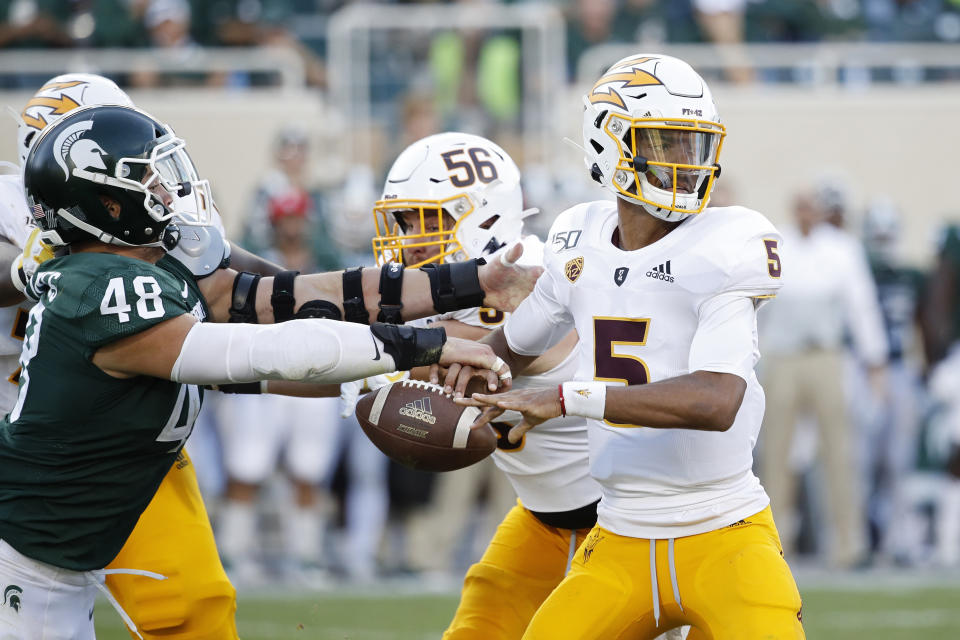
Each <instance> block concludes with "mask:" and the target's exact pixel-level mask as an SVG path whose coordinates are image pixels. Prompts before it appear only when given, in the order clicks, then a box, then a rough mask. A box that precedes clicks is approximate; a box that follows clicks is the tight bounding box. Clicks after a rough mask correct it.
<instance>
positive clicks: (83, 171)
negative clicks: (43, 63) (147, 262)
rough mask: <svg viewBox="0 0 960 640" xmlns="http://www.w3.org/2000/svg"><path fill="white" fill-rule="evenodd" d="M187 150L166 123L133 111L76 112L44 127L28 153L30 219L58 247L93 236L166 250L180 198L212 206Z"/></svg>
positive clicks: (98, 109) (117, 108)
mask: <svg viewBox="0 0 960 640" xmlns="http://www.w3.org/2000/svg"><path fill="white" fill-rule="evenodd" d="M184 147H185V143H184V141H183V140H181V139H180V138H178V137H177V136H176V135H175V134H174V133H173V131H172V130H171V129H170V128H169V127H168V126H167V125H165V124H161V123H160V122H158V121H157V120H155V119H154V118H153V117H151V116H149V115H147V114H146V113H144V112H143V111H139V110H137V109H135V108H133V107H123V106H89V107H82V108H80V109H76V110H74V111H72V112H71V113H70V114H69V115H66V116H64V117H63V118H61V119H60V120H58V121H57V122H55V123H54V124H52V125H51V126H48V127H46V128H45V129H44V130H43V131H42V132H41V133H40V135H39V137H38V138H37V140H36V142H35V143H34V145H33V148H32V149H31V150H30V154H29V155H28V156H27V161H26V165H25V167H24V188H25V189H26V193H27V202H28V204H29V205H30V207H31V214H32V215H33V218H34V220H35V221H36V223H37V225H38V226H39V227H40V228H41V229H42V230H43V231H44V236H45V237H46V239H48V241H49V242H51V243H53V244H70V243H72V242H77V241H79V240H89V239H91V238H95V239H97V240H99V241H101V242H104V243H107V244H115V245H120V246H164V244H163V243H161V239H162V234H163V232H164V230H165V229H166V227H167V225H168V224H169V222H170V219H171V218H172V217H173V215H174V210H173V209H172V208H171V206H170V205H171V204H172V203H173V202H174V200H175V199H176V197H177V195H178V194H180V195H185V194H187V193H191V192H200V193H203V194H204V195H203V197H201V198H198V201H200V202H205V203H209V202H210V199H209V185H208V184H207V183H206V181H202V180H197V179H196V175H195V173H194V171H193V165H192V164H191V163H190V160H189V158H188V157H187V155H186V151H185V150H184ZM107 198H109V199H112V200H113V201H116V203H118V204H119V205H120V207H119V213H117V212H116V210H115V208H113V207H111V208H113V209H114V214H113V215H112V214H111V211H110V210H109V209H108V207H107V206H106V204H105V202H106V201H105V199H107ZM168 240H169V238H168ZM166 246H167V247H169V246H172V243H167V245H166Z"/></svg>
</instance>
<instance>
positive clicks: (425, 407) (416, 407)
mask: <svg viewBox="0 0 960 640" xmlns="http://www.w3.org/2000/svg"><path fill="white" fill-rule="evenodd" d="M400 415H402V416H407V417H408V418H413V419H415V420H419V421H420V422H426V423H427V424H436V422H437V418H436V417H435V416H434V415H433V411H431V409H430V398H423V399H422V400H415V401H413V402H408V403H407V404H405V405H404V406H402V407H400Z"/></svg>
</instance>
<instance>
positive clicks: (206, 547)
mask: <svg viewBox="0 0 960 640" xmlns="http://www.w3.org/2000/svg"><path fill="white" fill-rule="evenodd" d="M113 568H122V569H144V570H147V571H153V572H155V573H159V574H162V575H164V576H166V578H167V579H166V580H154V579H152V578H148V577H145V576H138V575H128V574H110V575H107V587H109V589H110V591H111V593H113V595H114V597H115V598H116V599H117V602H119V603H120V606H121V607H123V609H124V610H125V611H126V612H127V614H129V615H130V617H131V618H132V619H133V621H134V623H135V624H136V625H137V627H138V628H139V630H140V633H141V634H143V637H144V639H145V640H158V639H160V638H162V639H163V640H171V639H174V638H175V639H177V640H188V639H189V640H236V638H237V627H236V621H235V620H234V616H235V614H236V611H237V599H236V590H235V589H234V588H233V585H232V584H230V580H229V579H228V578H227V574H226V573H225V572H224V570H223V565H221V564H220V557H219V555H217V545H216V543H215V542H214V539H213V530H212V529H211V527H210V519H209V518H208V517H207V510H206V509H205V508H204V506H203V499H202V498H201V497H200V488H199V486H198V485H197V476H196V474H195V473H194V470H193V464H192V463H191V462H190V458H189V457H188V456H187V453H186V451H182V452H181V454H180V456H179V457H178V458H177V461H176V462H175V463H174V464H173V466H172V467H171V468H170V471H169V472H167V475H166V477H165V478H164V479H163V482H162V483H161V484H160V488H159V489H158V490H157V493H156V495H154V496H153V500H151V501H150V504H149V505H148V506H147V509H146V511H144V512H143V513H142V514H141V515H140V520H139V521H138V522H137V526H136V527H135V528H134V530H133V533H132V534H131V535H130V537H129V538H128V539H127V542H126V543H125V544H124V546H123V549H121V550H120V553H119V554H118V555H117V557H116V558H114V559H113V562H111V563H110V565H109V566H108V567H107V569H113ZM131 635H132V633H131Z"/></svg>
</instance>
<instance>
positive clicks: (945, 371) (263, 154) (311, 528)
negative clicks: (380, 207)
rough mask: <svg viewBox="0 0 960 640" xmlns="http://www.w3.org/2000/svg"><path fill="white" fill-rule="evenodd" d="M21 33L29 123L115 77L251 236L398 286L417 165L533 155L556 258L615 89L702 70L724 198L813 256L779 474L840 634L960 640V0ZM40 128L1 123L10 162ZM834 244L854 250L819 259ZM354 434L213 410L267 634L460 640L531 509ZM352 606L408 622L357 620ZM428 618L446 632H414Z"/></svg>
mask: <svg viewBox="0 0 960 640" xmlns="http://www.w3.org/2000/svg"><path fill="white" fill-rule="evenodd" d="M0 20H2V22H0V104H2V105H9V106H10V107H11V108H12V109H13V110H14V111H16V112H20V111H21V110H22V108H23V106H24V105H25V104H26V102H27V100H28V99H29V98H30V97H31V96H32V94H33V93H34V92H35V91H36V90H37V89H38V88H39V87H40V86H41V85H42V84H43V83H44V81H45V80H47V79H48V78H50V77H51V76H54V75H57V74H60V73H64V72H68V71H90V72H96V73H101V74H104V75H107V76H109V77H111V78H112V79H114V80H116V81H117V82H118V84H119V85H120V86H121V87H122V88H124V89H125V90H127V91H128V92H129V93H130V95H131V96H132V98H133V100H134V101H135V102H136V103H137V104H138V105H140V106H141V107H142V108H144V109H146V110H147V111H149V112H151V113H153V114H154V115H156V116H157V117H159V118H160V119H161V120H164V121H166V122H168V123H170V124H171V125H172V126H173V127H174V128H175V129H176V130H177V132H178V133H179V134H180V135H181V136H183V137H184V138H185V139H186V140H187V141H188V147H189V150H190V152H191V154H192V156H193V158H194V160H195V161H196V164H197V165H198V167H199V168H200V171H201V173H202V174H203V176H204V177H206V178H209V179H210V180H211V182H212V184H213V188H214V193H215V196H216V199H217V202H218V205H219V208H220V210H221V212H222V214H223V217H224V221H225V223H226V226H227V229H228V234H229V235H230V237H231V238H232V239H233V241H234V242H237V243H240V244H242V245H244V246H246V247H248V248H250V249H252V250H254V251H258V252H261V253H264V254H265V255H268V256H271V257H272V258H273V259H275V260H276V261H278V262H283V263H286V265H287V266H289V267H291V268H297V269H301V270H308V269H334V268H340V267H344V266H353V265H357V264H370V263H371V262H372V256H371V253H370V236H371V234H372V232H373V226H372V220H371V213H370V211H371V207H372V204H373V202H374V201H375V200H376V199H377V198H378V197H379V195H380V186H381V185H382V180H383V177H384V173H385V171H386V169H387V168H388V167H389V165H390V163H391V162H392V160H393V159H394V158H395V157H396V155H397V154H398V153H399V151H400V150H402V149H403V148H404V147H405V146H406V145H407V144H409V143H410V142H412V141H413V140H415V139H417V138H420V137H422V136H424V135H427V134H430V133H434V132H438V131H443V130H462V131H468V132H471V133H477V134H480V135H484V136H487V137H490V138H492V139H493V140H495V141H496V142H498V143H499V144H501V145H502V146H503V147H504V148H506V149H507V150H508V151H509V152H510V153H511V155H512V156H513V157H514V158H515V159H516V160H517V162H518V164H519V165H520V167H521V170H522V172H523V175H524V193H525V197H526V200H527V205H528V206H530V207H537V208H539V209H540V210H541V213H540V214H539V216H537V217H535V218H532V219H529V222H530V227H531V228H530V231H532V232H537V233H539V234H540V235H541V236H542V235H543V234H544V233H545V232H546V230H547V229H548V228H549V226H550V223H551V221H552V220H553V218H554V217H555V216H556V214H558V213H559V212H561V211H562V210H563V209H565V208H566V207H568V206H570V205H572V204H575V203H577V202H581V201H584V200H589V199H597V198H603V197H606V195H605V192H603V191H602V190H601V189H600V188H599V187H598V186H596V185H595V184H593V183H592V182H591V181H590V180H589V177H588V175H587V172H586V171H585V169H584V166H583V161H582V154H581V153H580V152H579V151H578V150H577V149H576V148H575V145H578V144H579V143H580V111H581V106H580V105H581V96H582V95H583V94H584V92H585V91H586V90H587V89H588V88H589V87H590V85H591V84H592V82H593V81H594V80H595V79H596V78H597V77H598V76H599V74H600V73H601V72H602V71H603V70H604V69H605V68H606V67H607V66H609V65H610V64H611V63H612V62H614V61H616V60H617V59H619V58H621V57H623V56H625V55H629V54H632V53H637V52H662V53H667V54H672V55H676V56H678V57H681V58H683V59H685V60H687V61H688V62H690V63H691V64H692V65H693V66H694V67H695V68H697V69H698V70H699V71H700V72H701V73H702V74H703V75H704V76H705V77H706V78H707V80H708V82H710V83H711V86H712V88H713V90H714V94H715V96H716V98H717V101H718V104H719V107H720V112H721V114H722V117H723V120H724V123H725V124H726V126H727V130H728V136H727V138H726V140H725V142H724V148H723V152H722V154H721V157H720V162H721V164H722V165H723V177H722V178H721V180H720V182H719V185H718V189H717V191H716V192H715V195H714V201H713V203H714V204H740V205H745V206H747V207H751V208H754V209H757V210H759V211H761V212H763V213H764V214H766V215H767V216H768V217H769V218H771V219H772V220H773V221H774V222H775V223H776V224H778V226H781V227H783V228H784V229H786V230H787V231H788V243H787V249H786V251H790V244H789V239H790V238H791V237H792V238H794V239H796V240H797V242H796V249H794V252H795V253H794V254H793V255H792V256H791V255H790V254H787V255H788V259H787V269H788V274H789V276H788V277H790V278H792V279H795V281H797V282H802V283H803V285H802V286H798V287H797V291H796V293H795V294H793V295H788V289H785V292H784V295H783V296H781V298H782V300H780V301H777V302H776V303H774V304H772V305H770V306H769V308H768V310H765V311H764V312H763V313H764V314H766V315H765V317H762V318H761V321H762V326H761V348H762V350H763V351H764V356H765V358H764V361H763V363H762V364H761V367H762V371H761V374H762V378H765V381H766V383H767V384H768V407H767V414H768V422H769V423H770V424H766V425H765V427H764V432H765V433H764V435H762V436H761V441H760V442H759V444H758V447H757V449H756V457H757V459H758V465H757V469H758V473H759V474H760V476H761V480H762V481H763V482H764V484H765V485H767V486H768V487H770V486H772V487H776V490H777V491H778V492H779V495H785V496H786V499H785V500H784V506H782V507H781V508H780V510H779V511H778V510H777V505H776V504H774V510H775V514H776V516H777V518H778V523H779V524H780V527H781V533H782V535H783V536H784V538H785V540H784V541H785V545H786V547H787V549H788V551H789V554H790V560H791V563H792V566H793V567H794V568H795V570H796V572H797V574H798V580H799V582H800V586H801V590H802V591H804V595H805V597H807V599H808V600H807V601H808V607H805V622H807V626H808V629H809V630H810V632H809V636H810V637H812V638H821V637H822V638H854V637H871V638H888V637H889V638H915V637H929V638H948V637H958V635H960V614H958V613H957V607H956V606H955V603H956V602H957V601H958V600H960V587H958V585H960V578H954V572H955V571H956V567H957V565H958V561H960V480H958V476H960V456H958V455H957V443H958V442H960V407H958V406H956V405H957V403H958V399H957V397H956V396H958V395H960V394H958V393H957V392H958V391H960V366H958V364H956V363H957V361H960V358H958V357H956V353H955V352H953V351H952V347H953V343H954V342H955V341H956V340H957V339H960V305H958V304H956V301H957V292H956V291H955V290H956V289H957V287H958V285H960V280H958V279H957V278H958V277H960V236H958V234H957V230H956V229H955V228H954V227H953V225H954V224H955V223H958V222H960V198H958V196H957V193H956V189H957V185H958V183H960V180H958V178H957V170H956V165H957V149H958V148H960V129H958V127H957V126H956V124H955V122H954V118H955V117H956V114H958V113H960V0H554V1H552V2H551V1H543V0H540V1H536V2H527V1H523V0H514V1H501V2H496V1H493V0H460V1H456V2H439V1H438V2H419V3H412V2H399V1H398V2H390V3H384V4H376V5H374V4H369V3H361V2H349V1H342V0H208V1H202V0H0ZM15 129H16V123H15V121H14V119H13V118H0V140H2V145H3V148H5V149H6V153H5V154H0V158H4V159H10V160H14V159H15V140H16V134H15ZM564 138H569V139H570V140H572V141H574V143H575V144H574V145H569V144H566V143H565V142H564ZM941 189H942V191H941ZM829 223H832V224H834V225H836V226H837V227H839V228H842V229H843V230H844V232H845V233H846V234H847V239H848V240H849V244H848V245H847V251H846V254H845V255H833V254H830V252H829V251H827V250H825V249H823V248H821V247H817V246H814V243H813V242H811V241H808V239H809V237H810V236H809V230H810V228H811V227H814V228H815V227H816V226H817V225H819V224H829ZM850 256H854V257H853V258H851V257H850ZM791 258H793V264H794V265H797V266H796V272H791V271H790V270H791ZM801 265H802V266H801ZM788 282H790V281H789V280H788ZM823 283H828V284H826V285H824V284H823ZM781 303H782V304H781ZM778 305H779V311H778ZM824 324H827V325H831V326H832V325H837V326H839V327H840V331H839V333H837V334H836V335H835V336H834V335H824V333H823V331H821V330H819V328H822V326H823V325H824ZM828 333H829V332H828ZM824 354H826V355H827V356H829V358H833V359H827V360H818V358H820V356H822V355H824ZM811 358H812V359H811ZM817 362H821V363H822V362H828V363H833V364H836V365H837V366H832V365H827V366H826V370H824V369H821V370H820V372H819V373H818V372H817V370H816V369H815V368H814V369H813V371H811V367H816V366H817V365H816V363H817ZM807 378H810V380H807ZM817 384H827V385H832V386H834V387H836V386H837V385H839V386H840V388H842V389H843V393H844V402H843V406H842V407H839V408H838V407H837V406H832V407H830V406H827V407H826V408H825V407H824V405H823V404H822V403H820V402H818V401H819V400H820V399H822V398H821V396H822V394H819V393H818V392H817V391H816V389H817V387H816V385H817ZM784 387H788V388H793V389H795V390H796V389H801V390H802V389H808V388H809V389H812V390H813V391H810V392H809V393H806V394H804V393H800V392H798V393H794V394H791V393H788V392H786V391H783V389H784ZM778 389H779V391H776V390H778ZM788 390H789V389H788ZM215 395H216V394H209V396H208V397H210V396H215ZM787 405H789V406H787ZM337 413H338V409H337V402H336V401H335V400H317V401H300V402H299V404H297V403H293V404H291V403H288V402H286V401H283V400H276V399H272V398H236V397H231V398H226V399H224V398H217V397H212V398H211V399H210V402H208V403H207V405H206V408H205V409H204V413H203V416H202V418H203V421H202V424H201V425H199V426H198V428H197V430H196V431H195V435H194V437H193V438H192V439H191V442H190V443H189V445H188V448H189V449H190V451H191V454H192V455H193V458H194V461H195V463H196V466H197V471H198V474H199V475H200V478H201V482H202V484H203V488H204V492H205V494H206V497H207V500H208V505H209V507H210V510H211V515H212V517H213V519H214V526H215V529H216V531H217V534H218V540H219V543H220V545H221V548H222V551H223V554H224V559H225V562H226V563H227V564H228V566H229V569H230V572H231V575H232V577H233V578H234V580H235V582H236V583H237V586H238V588H239V589H240V591H241V604H240V609H241V611H240V621H241V625H240V628H241V633H245V637H288V636H287V635H285V634H287V633H288V631H287V630H286V629H288V627H289V625H288V623H289V622H291V621H293V622H294V625H293V628H292V630H291V631H289V633H290V634H292V635H290V636H289V637H317V638H320V637H331V638H333V637H337V638H341V637H343V638H347V637H351V638H353V637H355V638H368V637H369V638H400V637H404V638H406V637H410V638H424V637H436V636H437V634H438V631H439V630H441V629H442V628H443V625H444V624H445V621H446V620H447V619H448V618H449V616H450V615H452V612H453V608H454V606H455V596H454V594H455V593H456V592H457V590H458V588H459V580H460V577H461V576H462V574H463V572H464V571H465V569H466V567H467V566H468V565H469V564H470V563H471V562H472V561H473V560H474V559H475V558H476V557H477V554H478V553H479V551H480V550H482V549H483V547H484V546H485V544H486V542H487V540H488V539H489V537H490V535H491V532H492V527H494V526H495V525H496V523H497V522H499V520H500V518H501V516H502V515H503V513H504V512H505V510H506V508H507V507H508V506H509V505H510V503H511V502H512V500H513V498H512V496H511V494H510V490H509V487H508V486H507V485H506V482H505V480H504V479H503V478H501V477H499V476H498V474H496V472H495V471H494V470H493V468H492V463H491V464H482V465H478V466H477V467H474V468H471V469H468V470H464V471H460V472H455V473H452V474H446V475H443V476H431V475H428V474H417V473H414V472H410V471H407V470H404V469H401V468H398V467H395V466H393V465H392V464H390V463H388V461H387V460H386V459H385V458H383V456H382V455H381V454H379V452H377V451H376V450H375V449H374V448H373V447H372V446H371V445H370V444H369V443H368V442H367V441H366V440H365V439H364V437H363V435H362V433H361V432H360V431H359V429H357V428H356V425H355V423H353V422H352V420H343V421H341V420H340V419H339V418H338V417H337ZM785 422H788V423H789V424H786V425H785ZM268 433H269V434H271V435H269V436H267V435H265V434H268ZM771 469H773V470H776V473H774V472H772V471H771ZM782 477H789V478H792V479H793V480H794V481H788V482H784V481H783V480H782ZM370 585H373V586H370ZM398 585H400V586H398ZM398 589H399V590H401V591H403V593H409V592H411V591H412V592H413V593H414V595H411V596H405V597H409V598H412V600H404V599H403V598H400V599H399V600H398V599H397V597H396V591H397V590H398ZM420 591H428V592H437V591H439V593H441V595H440V596H426V595H416V594H417V593H419V592H420ZM344 592H349V593H351V594H360V593H365V594H367V596H368V597H369V598H375V599H376V602H377V603H379V604H378V605H370V604H367V605H362V606H361V608H362V609H364V610H365V611H367V612H376V611H380V612H382V616H383V619H384V620H387V621H389V620H394V618H391V617H390V616H393V615H396V616H399V617H397V618H396V620H398V621H397V622H395V623H394V622H390V623H388V624H387V625H386V626H384V627H383V628H381V627H380V626H378V625H377V624H371V622H370V620H369V618H377V617H378V615H380V614H374V613H369V614H367V613H358V614H356V615H354V614H351V613H350V612H351V611H353V609H352V608H351V606H352V605H350V604H342V603H343V602H348V601H350V600H349V598H347V596H344V595H343V594H344ZM277 594H279V595H277ZM371 594H372V595H371ZM843 594H852V595H843ZM388 595H390V596H391V597H387V596H388ZM351 597H353V596H351ZM358 597H359V596H358ZM338 598H339V599H338ZM343 598H347V600H343ZM381 598H382V599H381ZM245 602H247V603H249V604H248V605H247V606H248V609H247V613H245V612H244V606H245V604H244V603H245ZM397 602H400V603H401V604H400V605H398V604H397ZM950 602H953V603H954V605H953V606H952V607H951V605H950V604H949V603H950ZM285 606H287V607H290V606H301V609H299V610H297V611H296V612H294V611H292V610H290V609H284V607H285ZM378 606H379V607H381V608H378ZM420 610H423V611H430V612H435V613H429V614H426V613H425V614H424V616H422V617H420V616H416V615H415V616H413V618H414V619H415V624H414V626H413V627H411V629H412V630H411V631H410V633H409V634H408V635H404V634H406V633H407V632H406V631H404V632H403V633H401V632H400V631H399V629H401V628H403V629H406V628H407V627H406V626H404V625H405V624H406V623H404V622H402V618H403V613H407V614H409V613H410V612H417V611H420ZM268 612H272V613H268ZM391 612H392V613H391ZM273 614H276V616H279V620H280V621H279V622H277V623H276V624H277V625H280V626H277V627H269V625H270V624H273V623H269V622H263V621H264V620H270V619H273V618H271V615H273ZM326 616H329V617H330V619H333V618H336V619H337V622H335V623H334V622H330V623H329V624H325V623H324V620H328V618H327V617H326ZM338 616H340V617H339V618H338ZM431 616H433V617H435V618H436V620H432V619H431ZM101 618H102V619H103V620H102V624H103V625H104V627H103V629H104V631H103V633H104V634H107V633H110V629H113V628H116V629H120V628H121V625H120V623H119V620H116V621H114V620H113V619H112V614H111V613H110V612H108V611H104V615H102V616H101ZM300 619H303V620H304V621H305V622H303V623H302V624H304V625H306V626H305V627H304V628H303V629H301V631H302V632H303V633H301V634H300V635H296V626H297V625H298V624H301V623H300V622H297V621H298V620H300ZM825 621H826V622H825ZM831 621H832V622H831ZM114 623H116V624H114ZM245 624H246V625H247V626H246V627H245V626H244V625H245ZM258 624H259V625H260V626H259V627H258ZM391 625H392V626H391ZM417 625H419V626H417ZM424 625H425V626H424ZM268 627H269V628H270V629H273V631H265V632H263V633H261V632H260V631H257V629H261V630H262V629H267V628H268ZM281 627H282V629H281ZM324 628H326V629H327V630H328V632H329V633H328V635H324V633H326V632H324V631H322V630H323V629H324ZM245 629H246V631H245ZM331 629H332V631H331ZM258 633H259V634H260V635H257V634H258ZM104 637H111V636H108V635H104ZM117 637H120V636H117Z"/></svg>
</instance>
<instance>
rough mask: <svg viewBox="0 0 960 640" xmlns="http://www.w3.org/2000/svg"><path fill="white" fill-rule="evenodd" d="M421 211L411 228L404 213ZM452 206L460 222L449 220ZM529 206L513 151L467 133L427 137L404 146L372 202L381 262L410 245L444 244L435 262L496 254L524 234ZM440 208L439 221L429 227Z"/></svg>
mask: <svg viewBox="0 0 960 640" xmlns="http://www.w3.org/2000/svg"><path fill="white" fill-rule="evenodd" d="M409 211H415V212H419V214H420V227H419V231H420V233H415V232H414V231H415V230H413V229H405V228H404V223H403V219H402V218H401V217H400V215H399V214H401V213H405V212H409ZM441 212H445V213H447V214H449V215H450V217H451V218H453V220H454V223H453V226H452V227H450V226H449V225H447V227H448V228H445V227H444V222H443V216H442V215H440V213H441ZM533 212H534V211H532V210H531V211H524V209H523V194H522V192H521V189H520V170H519V169H517V165H516V164H515V163H514V162H513V160H512V159H511V158H510V156H509V155H507V152H506V151H504V150H503V149H501V148H500V147H499V146H498V145H496V144H494V143H493V142H491V141H490V140H487V139H486V138H481V137H480V136H475V135H470V134H468V133H455V132H452V133H440V134H436V135H432V136H428V137H426V138H423V139H421V140H418V141H417V142H414V143H413V144H411V145H410V146H409V147H407V148H406V149H404V151H403V153H401V154H400V155H399V156H398V157H397V159H396V160H395V161H394V163H393V166H392V167H390V171H389V173H388V174H387V180H386V184H385V185H384V187H383V195H382V197H381V198H380V200H378V201H377V203H376V205H374V209H373V219H374V226H375V228H376V236H375V237H374V238H373V254H374V256H375V257H376V259H377V264H384V263H386V262H402V261H403V250H404V249H412V248H415V247H430V246H437V247H440V252H439V253H438V254H437V255H435V256H432V257H429V258H427V259H425V260H421V261H420V262H418V263H416V264H407V265H406V266H408V267H419V266H420V265H422V264H426V263H428V262H439V263H443V262H457V261H461V260H466V259H470V258H479V257H481V256H485V255H489V254H491V253H494V252H495V251H497V249H499V248H500V247H502V246H504V245H505V244H507V243H512V242H514V241H516V240H519V239H520V236H521V233H522V231H523V218H524V217H525V216H526V215H529V214H530V213H533ZM431 214H432V215H436V217H437V219H438V223H439V225H438V226H439V228H438V229H437V230H436V231H428V232H425V231H423V230H424V229H426V228H427V224H426V221H425V219H424V218H425V216H428V215H431Z"/></svg>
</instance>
